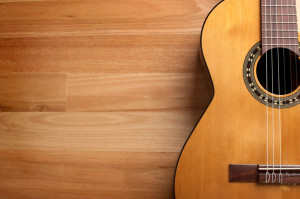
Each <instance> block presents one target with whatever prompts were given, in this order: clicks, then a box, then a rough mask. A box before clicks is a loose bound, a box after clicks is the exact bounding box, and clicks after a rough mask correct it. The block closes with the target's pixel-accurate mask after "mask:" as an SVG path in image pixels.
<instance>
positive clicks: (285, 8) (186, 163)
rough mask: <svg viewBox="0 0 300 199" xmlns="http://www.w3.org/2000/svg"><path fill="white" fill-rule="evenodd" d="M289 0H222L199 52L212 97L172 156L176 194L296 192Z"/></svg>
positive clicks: (292, 4)
mask: <svg viewBox="0 0 300 199" xmlns="http://www.w3.org/2000/svg"><path fill="white" fill-rule="evenodd" d="M296 12H297V11H296V0H224V1H222V2H220V3H219V4H218V5H217V6H216V7H215V8H214V9H213V11H212V12H211V13H210V14H209V16H208V17H207V18H206V20H205V23H204V26H203V29H202V34H201V53H202V55H203V58H204V61H205V63H206V65H207V68H208V71H209V73H210V76H211V80H212V83H213V87H214V96H213V99H212V101H211V103H210V105H209V106H208V108H207V109H206V112H205V114H204V115H203V117H202V118H201V119H200V121H199V122H198V124H197V125H196V127H195V128H194V130H193V132H192V133H191V135H190V137H189V139H188V140H187V142H186V144H185V146H184V148H183V150H182V152H181V155H180V158H179V160H178V164H177V168H176V174H175V182H174V191H175V198H176V199H248V198H249V199H250V198H251V199H267V198H268V199H296V198H297V199H299V198H300V186H297V184H300V63H299V40H298V38H299V35H298V25H297V13H296Z"/></svg>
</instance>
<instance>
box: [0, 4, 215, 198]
mask: <svg viewBox="0 0 300 199" xmlns="http://www.w3.org/2000/svg"><path fill="white" fill-rule="evenodd" d="M218 1H219V0H207V1H204V0H184V1H173V0H164V1H161V0H153V1H146V0H101V1H97V0H87V1H79V0H0V73H1V75H0V107H1V108H0V111H2V112H1V113H0V198H1V199H2V198H3V199H19V198H22V199H40V198H45V199H48V198H49V199H52V198H57V199H60V198H61V199H65V198H67V199H83V198H84V199H85V198H86V199H94V198H100V199H117V198H118V199H119V198H124V199H140V198H143V199H144V198H145V199H147V198H149V199H150V198H151V199H152V198H155V199H171V198H173V177H174V168H175V165H176V162H177V157H178V154H179V151H180V150H181V147H182V145H183V143H184V142H185V140H186V138H187V136H188V134H189V133H190V131H191V130H192V128H193V127H194V125H195V123H196V121H197V120H198V119H199V117H200V116H201V114H202V113H203V109H204V108H205V105H206V104H207V103H208V101H209V98H210V97H211V94H212V93H211V87H210V85H207V84H205V82H207V73H205V70H203V68H201V67H200V59H199V56H198V54H199V38H200V30H201V26H202V23H203V21H204V19H205V17H206V15H207V13H208V12H209V11H210V9H211V8H212V7H213V6H214V5H215V4H216V3H217V2H218Z"/></svg>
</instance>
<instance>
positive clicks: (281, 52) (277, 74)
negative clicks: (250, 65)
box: [256, 48, 300, 95]
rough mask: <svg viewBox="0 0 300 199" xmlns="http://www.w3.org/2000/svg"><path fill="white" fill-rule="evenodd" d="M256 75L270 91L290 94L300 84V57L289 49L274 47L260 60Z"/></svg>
mask: <svg viewBox="0 0 300 199" xmlns="http://www.w3.org/2000/svg"><path fill="white" fill-rule="evenodd" d="M256 75H257V79H258V81H259V83H260V84H261V86H262V87H263V88H264V89H266V90H267V91H268V92H270V93H272V94H275V95H287V94H290V93H292V92H294V91H295V90H297V88H298V87H299V84H300V63H299V57H298V55H297V54H296V53H294V52H293V51H291V50H289V49H285V48H273V49H271V50H269V51H267V52H266V53H265V54H263V55H262V57H261V59H260V60H259V61H258V63H257V68H256Z"/></svg>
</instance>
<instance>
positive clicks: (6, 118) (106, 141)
mask: <svg viewBox="0 0 300 199" xmlns="http://www.w3.org/2000/svg"><path fill="white" fill-rule="evenodd" d="M200 114H201V112H181V111H180V112H174V111H173V112H170V113H169V112H96V113H86V112H85V113H76V112H75V113H0V129H1V134H0V138H1V139H0V149H2V150H14V149H18V150H41V151H44V150H45V151H46V150H67V151H72V150H75V151H126V152H179V151H180V150H181V145H182V143H183V142H184V141H185V138H186V137H187V135H188V134H189V131H190V130H191V129H192V128H193V125H194V124H195V123H196V121H197V119H198V117H199V115H200Z"/></svg>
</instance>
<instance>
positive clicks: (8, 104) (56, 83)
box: [0, 73, 66, 112]
mask: <svg viewBox="0 0 300 199" xmlns="http://www.w3.org/2000/svg"><path fill="white" fill-rule="evenodd" d="M65 107H66V75H64V74H52V75H46V74H34V73H30V74H18V73H17V74H1V75H0V111H32V112H35V111H38V112H39V111H56V112H60V111H65Z"/></svg>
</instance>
